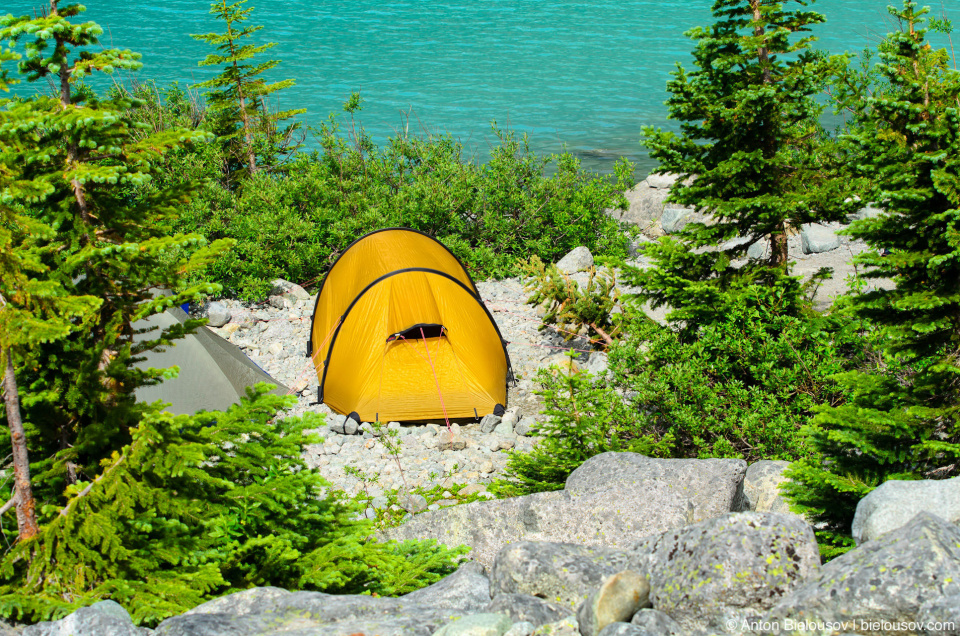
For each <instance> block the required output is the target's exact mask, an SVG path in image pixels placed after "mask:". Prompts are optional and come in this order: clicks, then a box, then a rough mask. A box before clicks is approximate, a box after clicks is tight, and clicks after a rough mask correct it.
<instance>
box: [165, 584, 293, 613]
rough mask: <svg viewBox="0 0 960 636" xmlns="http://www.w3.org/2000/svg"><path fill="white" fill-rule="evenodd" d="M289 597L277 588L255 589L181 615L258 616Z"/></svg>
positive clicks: (208, 602)
mask: <svg viewBox="0 0 960 636" xmlns="http://www.w3.org/2000/svg"><path fill="white" fill-rule="evenodd" d="M289 595H290V592H288V591H287V590H284V589H281V588H279V587H255V588H253V589H249V590H244V591H242V592H234V593H233V594H227V595H226V596H221V597H220V598H215V599H213V600H212V601H207V602H206V603H204V604H203V605H197V606H196V607H194V608H193V609H192V610H189V611H187V612H185V613H184V614H183V615H184V616H187V615H192V614H233V615H234V616H243V615H245V614H259V613H261V612H267V611H270V610H272V609H273V608H274V607H276V606H277V603H278V602H279V601H280V599H283V598H284V597H286V596H289Z"/></svg>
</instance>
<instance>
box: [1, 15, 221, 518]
mask: <svg viewBox="0 0 960 636" xmlns="http://www.w3.org/2000/svg"><path fill="white" fill-rule="evenodd" d="M58 4H59V3H58V0H52V1H51V4H50V7H49V11H47V12H45V14H43V15H40V16H39V17H30V16H24V17H14V16H7V17H4V18H0V39H3V40H5V41H8V42H13V43H14V44H13V45H16V43H18V42H21V41H24V40H25V41H26V45H25V47H24V56H23V58H22V59H21V60H20V62H19V64H18V66H19V71H20V73H21V74H25V75H26V76H27V79H28V80H31V81H36V80H42V79H45V78H49V79H52V80H53V81H54V82H55V86H56V87H57V95H56V96H53V97H45V96H39V97H36V98H33V99H31V100H26V101H25V102H16V103H14V104H8V105H7V108H5V109H4V110H3V111H2V112H0V117H2V122H3V123H2V126H0V131H2V132H0V134H2V135H3V142H2V143H3V153H4V156H3V163H4V164H5V165H7V166H16V170H17V171H18V172H17V174H16V178H15V181H14V183H13V186H11V187H7V188H5V189H4V191H3V205H4V206H9V207H10V208H11V209H19V210H22V214H21V217H22V218H23V219H30V220H31V222H37V223H39V224H40V225H38V226H37V227H40V226H45V227H47V228H50V229H51V231H50V232H46V231H44V232H40V233H39V234H37V235H33V233H31V241H33V243H32V246H31V249H32V250H34V252H33V253H34V254H36V255H37V258H38V259H39V263H38V265H39V266H42V267H40V269H37V268H34V269H33V270H32V272H31V274H30V275H31V277H33V278H35V279H36V281H37V282H35V283H32V284H33V285H34V286H35V287H34V291H33V292H31V293H32V297H33V298H34V300H36V301H37V302H39V299H40V298H41V296H42V295H43V294H47V295H61V294H62V295H63V296H66V297H75V298H76V297H93V298H97V299H99V301H100V306H99V308H98V309H97V310H96V313H95V314H94V315H93V316H92V317H91V319H90V322H89V323H88V327H87V328H85V329H83V330H74V331H72V332H71V333H70V334H69V335H66V336H65V337H62V338H59V339H56V340H53V341H47V342H37V343H31V344H32V346H30V347H29V348H23V347H20V348H18V349H15V350H14V355H13V362H14V365H15V366H16V367H17V368H18V370H17V374H18V375H17V377H18V378H19V379H21V383H20V397H21V400H20V402H21V411H22V414H23V420H24V429H25V432H26V435H27V440H28V443H29V444H30V446H31V448H32V449H34V450H32V451H31V454H32V456H33V457H35V458H39V461H38V460H37V459H35V460H34V461H35V465H34V469H35V470H37V471H39V473H37V472H35V473H34V487H35V491H36V488H37V487H41V488H42V490H43V492H42V493H41V494H40V495H38V497H40V498H53V499H56V498H58V497H60V496H61V493H62V492H63V487H64V485H66V484H70V483H75V482H76V481H78V480H82V479H85V478H88V477H89V476H90V475H91V474H92V473H93V472H95V471H96V469H97V466H98V463H99V460H100V459H101V458H102V457H103V454H104V453H105V452H109V450H110V449H115V448H119V447H120V446H121V445H122V444H123V443H124V442H125V441H126V440H127V439H128V435H129V429H130V427H131V426H133V425H135V424H136V422H137V421H138V420H139V417H140V413H141V412H142V411H143V407H142V406H138V405H136V404H135V400H134V397H133V391H134V390H135V389H136V388H137V387H139V386H142V385H145V384H150V383H156V382H159V381H160V379H161V377H162V372H161V371H157V370H154V371H143V370H139V369H136V368H134V367H133V366H132V363H133V362H135V361H137V360H138V358H137V355H138V354H140V353H142V352H144V351H147V350H150V349H153V348H155V347H157V346H161V345H165V344H169V343H170V342H171V340H172V339H175V338H177V337H181V336H182V335H183V333H185V332H186V331H189V329H191V328H195V327H196V326H197V324H198V323H197V322H196V321H194V322H192V323H188V325H187V327H186V329H184V328H180V327H178V328H175V329H171V330H168V331H167V332H163V333H154V334H149V335H147V336H146V337H145V338H144V339H143V340H140V341H139V342H134V335H135V334H134V329H133V327H132V325H133V323H134V321H136V320H137V319H139V318H141V317H144V316H148V315H151V314H153V313H157V312H159V311H162V310H163V309H165V308H166V307H167V306H169V305H171V304H173V303H183V302H187V301H189V300H191V299H193V298H195V297H196V296H197V294H199V293H201V292H207V293H210V292H214V291H215V287H212V286H208V285H197V286H194V287H191V288H189V289H183V290H180V291H179V293H178V294H175V295H174V296H172V297H169V298H153V295H152V292H151V289H152V288H153V287H156V286H164V287H167V288H170V289H176V288H177V287H178V286H179V284H180V281H181V280H182V277H183V276H184V275H185V274H186V273H189V272H190V271H192V270H194V269H196V268H198V267H201V266H203V265H204V264H205V263H207V262H209V260H210V259H211V258H212V257H213V256H214V255H216V254H217V253H219V252H221V251H223V250H224V249H225V248H226V247H227V246H228V245H227V244H226V243H223V242H221V243H216V244H213V245H206V241H205V240H204V239H203V238H202V237H200V236H198V235H174V236H170V235H168V234H167V231H166V229H165V224H167V223H168V219H169V218H170V217H171V215H174V214H176V213H177V211H178V209H179V207H180V206H181V205H182V204H183V203H184V202H185V201H187V200H188V197H189V195H190V194H191V192H192V189H193V188H194V187H195V186H194V185H193V184H188V185H187V186H179V185H178V186H170V187H159V186H157V185H155V183H154V182H153V179H152V177H153V175H154V174H155V173H156V171H157V170H159V169H160V168H161V165H162V159H163V157H164V155H165V154H166V153H168V152H171V151H173V150H175V149H177V148H180V147H182V146H183V145H184V144H186V143H191V142H203V141H205V140H207V139H208V135H207V134H206V133H202V132H191V131H185V130H168V131H165V132H161V133H158V134H154V135H147V136H138V137H136V138H135V137H134V135H133V133H134V131H135V130H136V128H137V124H135V123H133V122H131V121H130V120H129V118H128V116H127V115H126V111H127V109H128V107H129V106H130V105H131V103H132V102H131V101H130V100H129V99H128V98H126V97H123V96H117V97H116V98H111V99H108V100H99V99H97V98H96V96H95V95H93V94H92V93H91V91H89V90H86V91H78V90H76V88H75V87H76V85H77V84H78V83H79V82H81V81H82V80H83V79H84V78H85V77H87V76H89V75H90V74H92V73H94V72H97V71H103V72H112V71H113V70H115V69H135V68H138V67H139V66H140V63H139V61H137V60H138V56H137V55H136V54H133V53H131V52H130V51H121V50H117V49H100V48H99V47H98V44H99V43H98V40H97V37H98V36H99V35H100V33H101V32H102V31H101V29H100V27H99V26H97V25H96V24H94V23H92V22H84V23H80V24H76V23H73V22H71V18H74V17H76V16H77V15H79V14H80V13H81V12H82V11H83V7H82V6H80V5H70V6H67V7H65V8H63V9H61V8H59V6H58ZM13 45H12V46H13ZM73 49H80V50H79V52H77V53H75V54H74V55H73V57H72V58H71V53H73ZM7 61H9V59H8V60H7ZM20 289H21V292H23V290H24V289H25V288H23V287H21V288H20ZM39 290H43V294H41V292H40V291H39ZM8 300H9V299H8ZM18 302H19V301H18ZM22 306H23V307H25V308H26V309H29V310H31V311H34V312H35V311H36V310H37V308H36V307H35V306H34V307H30V306H29V304H27V303H26V301H24V304H23V305H22ZM35 317H36V318H37V319H41V318H42V317H43V316H40V315H37V316H35ZM20 319H21V320H23V319H26V318H25V317H24V316H22V315H21V317H20ZM0 441H2V443H4V444H6V443H7V440H0Z"/></svg>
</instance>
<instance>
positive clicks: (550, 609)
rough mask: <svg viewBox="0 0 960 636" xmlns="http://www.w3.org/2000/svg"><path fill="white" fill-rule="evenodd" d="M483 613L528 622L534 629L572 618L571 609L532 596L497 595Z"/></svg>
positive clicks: (518, 621) (516, 621) (517, 621)
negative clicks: (568, 617)
mask: <svg viewBox="0 0 960 636" xmlns="http://www.w3.org/2000/svg"><path fill="white" fill-rule="evenodd" d="M483 611H484V612H487V613H492V614H503V615H505V616H509V617H510V619H511V620H512V621H513V622H515V623H522V622H527V623H530V624H532V625H533V626H534V627H539V626H541V625H545V624H547V623H555V622H556V621H558V620H560V619H562V618H566V617H567V616H570V608H569V607H564V606H563V605H560V604H559V603H551V602H550V601H547V600H545V599H542V598H539V597H536V596H531V595H530V594H497V595H496V596H495V597H494V599H493V600H492V601H490V604H489V605H487V607H486V608H485V609H484V610H483Z"/></svg>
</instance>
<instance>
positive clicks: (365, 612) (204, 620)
mask: <svg viewBox="0 0 960 636" xmlns="http://www.w3.org/2000/svg"><path fill="white" fill-rule="evenodd" d="M250 592H253V590H250V591H248V592H247V593H246V594H248V597H246V598H244V599H242V600H241V601H240V602H239V603H238V605H237V606H238V607H241V608H243V607H247V608H249V609H248V610H247V611H246V612H245V613H242V614H237V613H235V612H234V609H235V607H233V606H231V605H229V604H227V605H221V606H213V607H208V608H204V606H201V607H200V608H197V609H201V608H203V609H202V610H201V611H194V612H191V613H188V614H184V615H182V616H176V617H174V618H168V619H167V620H165V621H163V622H162V623H160V625H159V626H157V629H156V630H155V636H222V635H226V634H229V635H230V636H274V635H275V634H277V633H283V632H285V631H286V632H291V633H322V634H323V635H324V636H351V635H353V634H357V633H368V634H378V635H379V636H432V634H433V633H434V632H435V631H437V630H438V629H440V628H441V627H443V626H444V625H446V624H447V623H451V622H453V621H454V620H456V619H458V618H462V617H463V616H465V615H466V614H468V612H460V611H457V610H453V609H449V608H443V607H434V606H431V605H422V604H418V603H411V602H410V601H408V600H405V599H402V598H374V597H369V596H336V595H331V594H323V593H321V592H290V593H288V594H276V593H275V592H270V593H268V594H267V595H264V596H263V597H261V598H258V594H256V593H253V594H251V593H250ZM228 598H229V597H228ZM218 600H220V599H218ZM214 602H216V601H211V603H214ZM211 610H217V611H211ZM219 610H225V611H219ZM504 631H506V630H504ZM77 636H84V635H79V634H78V635H77Z"/></svg>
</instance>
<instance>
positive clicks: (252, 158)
mask: <svg viewBox="0 0 960 636" xmlns="http://www.w3.org/2000/svg"><path fill="white" fill-rule="evenodd" d="M237 96H238V97H239V98H240V118H241V119H242V120H243V136H244V138H245V139H246V140H247V164H248V166H249V168H250V175H251V176H252V175H254V174H256V172H257V157H256V155H254V153H253V136H252V135H251V133H250V117H249V116H248V115H247V102H246V100H245V99H244V98H243V90H242V87H241V86H240V82H239V81H238V82H237Z"/></svg>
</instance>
